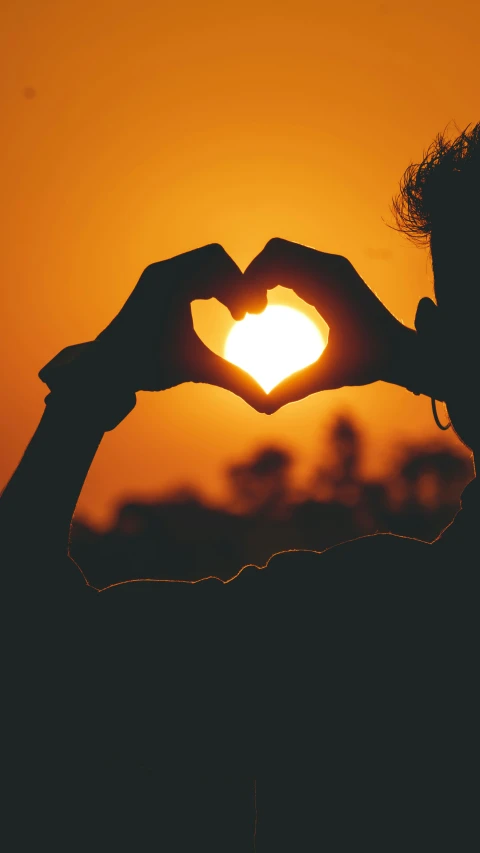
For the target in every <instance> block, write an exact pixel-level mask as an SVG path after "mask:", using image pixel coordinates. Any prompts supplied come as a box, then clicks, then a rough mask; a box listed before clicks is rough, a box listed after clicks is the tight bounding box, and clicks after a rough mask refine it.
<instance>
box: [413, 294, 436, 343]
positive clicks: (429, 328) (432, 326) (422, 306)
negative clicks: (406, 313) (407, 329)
mask: <svg viewBox="0 0 480 853" xmlns="http://www.w3.org/2000/svg"><path fill="white" fill-rule="evenodd" d="M439 323H440V314H439V310H438V306H437V305H435V302H433V300H432V299H429V298H428V297H427V296H424V297H423V299H421V300H420V302H419V303H418V307H417V313H416V314H415V328H416V330H417V332H418V333H419V334H420V335H427V336H428V337H431V336H432V335H435V333H436V331H437V329H438V326H439Z"/></svg>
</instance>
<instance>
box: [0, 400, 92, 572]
mask: <svg viewBox="0 0 480 853" xmlns="http://www.w3.org/2000/svg"><path fill="white" fill-rule="evenodd" d="M103 434H104V430H103V428H102V426H101V425H100V423H99V420H98V418H96V417H95V414H94V413H93V412H92V411H91V410H89V409H86V410H85V409H82V410H79V411H78V412H74V411H73V410H72V408H71V407H70V406H68V405H64V404H63V401H62V400H61V399H60V400H57V399H55V398H54V397H53V395H52V396H51V398H50V400H49V401H48V403H47V406H46V408H45V412H44V414H43V417H42V419H41V421H40V424H39V426H38V428H37V430H36V432H35V434H34V436H33V438H32V440H31V442H30V444H29V445H28V447H27V449H26V451H25V453H24V455H23V458H22V460H21V461H20V464H19V465H18V468H17V469H16V471H15V473H14V474H13V476H12V478H11V480H10V482H9V483H8V485H7V486H6V488H5V490H4V492H3V494H2V497H1V499H0V528H1V539H0V542H1V547H2V550H5V549H7V548H9V547H10V548H11V547H12V546H13V547H14V548H15V549H16V550H17V551H18V555H19V557H20V559H22V556H23V558H24V557H25V556H26V555H27V553H28V552H31V553H32V554H35V555H36V556H37V557H38V555H39V554H48V555H49V556H60V555H65V556H66V555H67V553H68V540H69V531H70V525H71V520H72V516H73V513H74V510H75V507H76V504H77V501H78V498H79V495H80V492H81V489H82V486H83V483H84V481H85V478H86V476H87V474H88V470H89V468H90V465H91V464H92V461H93V458H94V456H95V453H96V451H97V449H98V447H99V444H100V441H101V439H102V436H103Z"/></svg>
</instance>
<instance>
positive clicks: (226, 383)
mask: <svg viewBox="0 0 480 853" xmlns="http://www.w3.org/2000/svg"><path fill="white" fill-rule="evenodd" d="M198 343H199V346H198V347H196V354H195V366H194V367H193V369H192V368H191V369H190V370H189V379H190V380H191V381H193V382H207V383H208V384H209V385H217V386H218V387H219V388H225V389H226V390H227V391H231V392H232V393H233V394H236V395H237V397H241V398H242V399H243V400H245V402H246V403H248V405H249V406H252V407H253V408H254V409H256V410H257V412H262V413H264V414H266V413H267V412H268V410H269V403H268V396H267V394H266V393H265V391H264V390H263V388H262V387H261V386H260V385H259V384H258V382H256V381H255V379H254V378H253V377H252V376H250V374H249V373H247V372H246V371H245V370H242V368H241V367H237V365H236V364H232V363H231V362H229V361H226V360H225V359H224V358H221V357H220V356H219V355H216V354H215V353H214V352H212V351H211V350H210V349H208V347H206V346H205V344H203V343H202V342H201V341H200V339H199V341H198Z"/></svg>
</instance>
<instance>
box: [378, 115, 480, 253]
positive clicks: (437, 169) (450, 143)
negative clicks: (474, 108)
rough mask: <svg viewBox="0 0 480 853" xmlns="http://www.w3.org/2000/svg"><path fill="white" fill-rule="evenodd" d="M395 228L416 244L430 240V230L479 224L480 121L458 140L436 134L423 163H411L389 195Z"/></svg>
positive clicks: (467, 128) (463, 132)
mask: <svg viewBox="0 0 480 853" xmlns="http://www.w3.org/2000/svg"><path fill="white" fill-rule="evenodd" d="M392 213H393V215H394V218H395V221H396V224H397V228H396V230H398V231H401V232H402V233H403V234H406V235H407V237H408V238H409V239H410V240H412V241H413V242H414V243H417V244H419V245H425V244H428V243H429V242H430V237H431V234H432V230H433V229H436V228H438V229H439V230H441V229H442V226H446V225H447V226H448V225H452V224H455V223H456V224H458V225H459V227H461V228H465V227H467V228H468V227H471V226H473V227H475V226H476V227H477V228H478V226H479V224H480V122H478V123H477V124H476V125H474V127H473V128H472V127H471V126H470V125H468V126H467V127H466V128H465V130H464V131H462V132H461V133H460V135H459V136H457V138H456V139H453V140H450V139H448V138H447V134H446V133H443V134H442V133H439V134H438V136H437V137H436V138H435V140H434V141H433V142H432V144H431V145H430V147H429V148H428V149H427V151H426V152H425V153H424V156H423V160H422V162H421V163H416V164H413V163H412V164H411V165H410V166H409V167H408V169H407V170H406V172H405V174H404V175H403V178H402V180H401V182H400V192H399V193H398V195H397V196H396V197H395V198H394V199H393V203H392Z"/></svg>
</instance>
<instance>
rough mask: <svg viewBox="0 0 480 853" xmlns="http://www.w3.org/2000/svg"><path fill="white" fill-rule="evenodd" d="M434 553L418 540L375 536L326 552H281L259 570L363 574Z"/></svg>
mask: <svg viewBox="0 0 480 853" xmlns="http://www.w3.org/2000/svg"><path fill="white" fill-rule="evenodd" d="M431 554H433V552H432V550H431V545H430V544H428V543H427V542H422V541H420V540H419V539H409V538H408V537H404V536H394V535H393V534H391V533H377V534H374V535H372V536H363V537H361V538H359V539H352V540H350V541H349V542H343V543H342V544H340V545H335V546H334V547H332V548H328V549H327V550H325V551H282V552H280V553H278V554H274V555H273V556H272V557H270V559H269V561H268V563H267V564H266V566H264V567H261V568H262V570H268V573H269V574H273V573H275V574H280V573H281V574H283V573H285V574H286V573H289V574H290V573H291V572H295V573H297V572H302V573H304V574H308V573H310V572H319V571H322V572H329V571H333V570H336V571H337V570H339V571H340V570H344V571H347V572H352V571H354V570H356V569H357V568H361V569H363V570H364V571H365V570H366V569H368V568H369V567H370V568H373V567H380V568H386V567H391V566H393V565H396V564H399V563H400V564H402V565H405V564H406V563H408V562H412V563H414V564H418V562H423V561H427V560H428V559H429V557H430V555H431Z"/></svg>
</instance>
